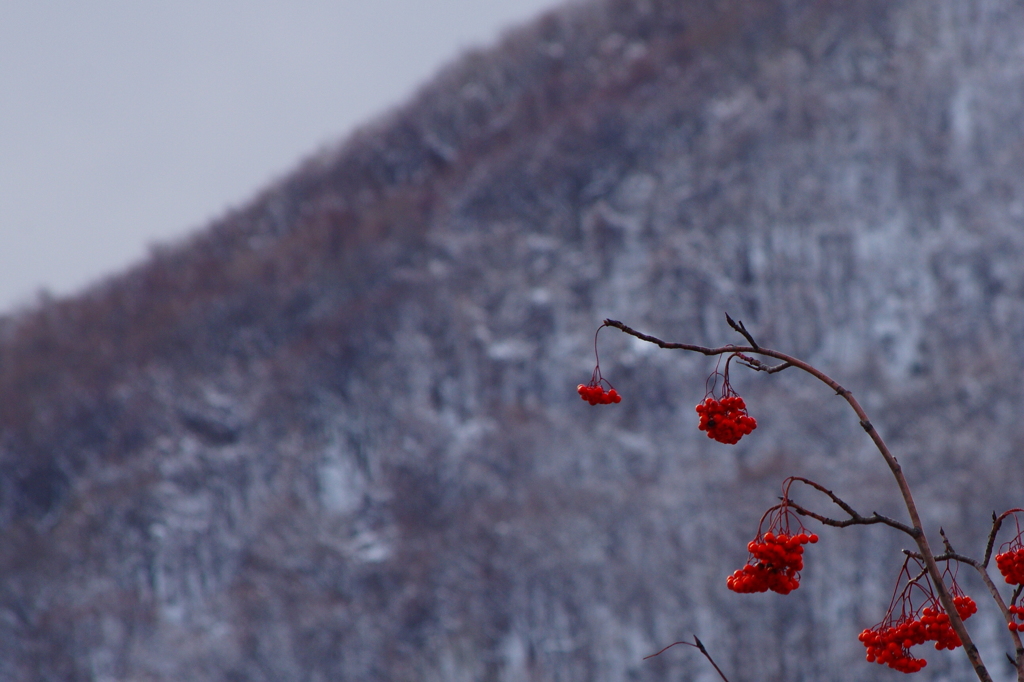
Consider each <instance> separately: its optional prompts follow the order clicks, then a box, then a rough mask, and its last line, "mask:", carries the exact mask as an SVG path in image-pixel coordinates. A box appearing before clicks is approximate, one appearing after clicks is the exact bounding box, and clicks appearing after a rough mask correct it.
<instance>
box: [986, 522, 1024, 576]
mask: <svg viewBox="0 0 1024 682" xmlns="http://www.w3.org/2000/svg"><path fill="white" fill-rule="evenodd" d="M1017 512H1024V509H1009V510H1007V511H1004V512H1003V513H1002V514H1000V515H999V516H996V513H995V512H992V530H991V531H989V534H988V543H987V544H986V545H985V559H984V560H983V561H982V562H981V565H982V566H988V562H989V559H991V558H992V547H993V546H994V545H995V542H996V534H997V533H998V532H999V529H1000V528H1001V527H1002V525H1003V521H1004V520H1005V519H1006V517H1007V516H1009V515H1010V514H1016V513H1017Z"/></svg>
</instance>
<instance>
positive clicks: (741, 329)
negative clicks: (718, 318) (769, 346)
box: [725, 313, 760, 350]
mask: <svg viewBox="0 0 1024 682" xmlns="http://www.w3.org/2000/svg"><path fill="white" fill-rule="evenodd" d="M725 321H726V322H728V323H729V326H730V327H732V328H733V329H735V330H736V331H738V332H739V333H740V334H742V335H743V338H745V339H746V340H747V341H748V342H749V343H750V346H751V348H753V349H754V350H760V348H759V347H758V345H757V341H754V337H753V336H751V335H750V332H748V331H747V328H746V327H744V326H743V320H740V321H739V322H736V321H735V320H733V319H732V318H731V317H729V313H726V314H725Z"/></svg>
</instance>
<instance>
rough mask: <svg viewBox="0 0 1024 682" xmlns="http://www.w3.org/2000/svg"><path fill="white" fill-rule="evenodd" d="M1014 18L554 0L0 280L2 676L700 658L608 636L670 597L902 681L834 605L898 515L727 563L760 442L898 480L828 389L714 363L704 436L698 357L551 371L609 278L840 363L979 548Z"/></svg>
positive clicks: (530, 674) (703, 318)
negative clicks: (50, 278)
mask: <svg viewBox="0 0 1024 682" xmlns="http://www.w3.org/2000/svg"><path fill="white" fill-rule="evenodd" d="M1021 35H1024V13H1022V11H1021V8H1020V6H1019V4H1018V3H1016V2H1012V1H1011V0H906V1H905V2H890V1H887V0H757V1H754V0H594V1H591V2H585V3H579V4H571V5H567V6H565V7H564V8H562V9H560V10H557V11H554V12H552V13H550V14H547V15H545V16H543V17H540V18H539V19H538V20H537V21H535V22H534V23H532V24H530V25H528V26H525V27H522V28H520V29H517V30H515V31H512V32H510V33H508V34H507V35H506V36H505V38H504V39H503V40H502V42H501V43H500V44H498V45H497V46H495V47H494V48H493V49H490V50H486V51H479V52H474V53H470V54H467V55H465V56H464V57H463V58H462V59H460V60H459V61H458V62H456V63H454V64H452V65H451V66H450V67H449V68H447V69H446V70H445V71H443V72H442V73H440V74H439V75H438V76H437V78H436V79H435V80H433V81H432V82H430V83H429V84H427V85H425V86H424V87H423V89H422V90H421V91H420V92H419V93H418V94H417V95H416V96H415V97H414V98H413V99H412V100H411V101H410V102H408V103H407V104H406V105H404V106H403V107H401V108H399V109H396V110H395V111H393V112H391V113H390V114H389V115H388V116H387V117H385V118H383V119H381V120H379V121H376V122H373V123H371V124H369V125H367V126H366V127H365V128H363V129H362V130H360V131H359V132H358V133H357V134H355V135H353V136H352V137H351V138H349V139H347V140H345V141H344V142H343V143H341V144H339V145H338V146H337V147H336V148H333V149H331V150H329V151H325V152H322V153H320V154H318V155H316V156H314V157H311V158H309V159H307V160H306V161H305V162H304V163H302V164H301V165H299V166H298V168H297V169H296V170H295V172H294V173H293V174H291V175H290V176H289V177H287V178H285V179H284V180H283V181H281V182H280V183H278V184H276V185H274V186H272V187H269V188H267V189H266V190H265V191H264V192H262V193H261V194H260V195H259V196H257V197H256V198H255V199H253V201H252V202H251V203H250V204H249V205H247V206H246V207H244V208H243V209H240V210H238V211H235V212H233V213H232V214H230V215H228V216H226V217H224V218H223V219H222V220H219V221H217V222H216V223H215V224H212V225H210V226H209V227H208V229H206V230H204V231H203V232H201V233H200V234H198V235H196V236H195V237H193V238H192V239H190V240H188V241H186V242H182V243H178V244H173V245H169V246H165V247H161V248H159V249H157V250H155V251H154V252H153V254H152V256H151V257H150V258H149V259H148V260H147V261H146V262H145V263H142V264H140V265H139V266H138V267H136V268H134V269H132V270H131V271H128V272H125V273H122V274H118V275H116V276H113V277H111V278H110V279H108V280H106V281H104V282H101V283H99V284H97V285H96V286H94V287H92V288H90V289H89V290H87V291H85V292H83V293H82V294H80V295H78V296H76V297H73V298H68V299H62V300H51V301H45V302H43V303H41V304H40V305H38V306H37V307H36V308H34V309H31V310H28V311H25V312H22V313H19V314H17V315H14V316H11V317H8V318H4V319H3V320H0V679H4V680H17V681H22V680H24V681H26V682H29V681H33V682H34V681H38V680H62V681H74V680H138V681H168V682H170V681H177V680H197V681H199V680H225V681H231V682H241V681H253V682H257V681H259V682H263V681H267V682H270V681H278V680H303V681H309V682H316V681H325V680H381V681H385V680H423V681H438V682H442V681H443V682H458V681H462V680H465V681H470V680H473V681H477V680H479V681H494V682H499V681H507V682H512V681H518V680H523V681H529V682H555V681H559V682H576V681H579V682H591V681H594V682H604V681H608V682H611V681H620V680H634V681H655V680H658V681H661V680H664V681H688V680H694V681H701V682H707V681H710V680H714V679H717V678H716V677H715V674H714V671H713V670H712V669H711V668H710V666H709V665H708V664H707V662H706V661H704V660H703V659H701V658H700V657H699V655H698V654H696V653H694V652H693V651H691V650H688V649H685V648H683V647H677V648H676V649H673V650H671V651H669V652H666V653H665V654H663V655H661V656H660V657H658V658H657V659H653V660H650V661H642V660H641V659H642V657H643V656H645V655H647V654H649V653H652V652H654V651H656V650H658V649H660V648H661V647H662V646H664V645H665V644H668V643H670V642H672V641H675V640H678V639H682V638H684V637H689V636H690V634H691V633H697V634H698V635H699V636H700V638H701V639H702V640H703V641H704V642H705V643H706V644H707V646H708V647H709V649H710V650H711V651H712V653H713V655H714V656H715V658H716V660H717V661H718V663H719V664H720V665H721V666H722V668H723V669H724V670H725V671H726V673H727V674H728V675H730V678H731V679H732V680H733V681H734V682H741V681H743V680H761V681H765V682H767V681H783V680H785V681H786V682H797V681H801V680H806V681H810V680H814V681H827V680H836V681H843V682H846V681H851V682H852V681H861V680H878V679H896V678H897V676H898V675H899V673H895V672H892V671H889V670H887V669H881V668H879V666H875V665H869V664H867V663H865V662H864V660H863V659H864V648H863V646H862V645H861V644H860V643H859V642H858V641H857V634H858V633H859V632H860V631H861V629H863V628H865V627H870V626H872V625H874V624H875V623H876V622H878V620H880V618H881V617H882V615H883V613H884V611H885V608H886V606H887V604H888V600H889V595H890V591H891V589H892V584H893V581H894V580H895V575H896V572H897V571H898V569H899V566H900V565H901V563H902V555H901V554H900V553H899V549H900V548H901V547H902V546H903V544H901V543H902V542H903V540H902V538H900V537H896V535H895V534H894V533H892V532H887V530H886V529H884V528H867V529H865V528H854V529H847V530H844V531H825V532H821V531H820V529H819V532H821V535H822V541H821V542H820V543H819V544H817V545H815V546H813V547H811V548H809V549H808V550H807V554H806V564H807V567H806V569H805V570H804V572H803V573H804V580H803V585H802V587H801V589H799V590H797V591H796V592H794V593H793V594H791V595H788V596H786V597H781V596H779V595H775V594H768V595H736V594H734V593H732V592H729V591H728V590H727V589H726V587H725V578H726V576H727V575H729V574H730V573H731V572H732V571H733V570H735V569H737V568H739V567H740V566H742V564H743V561H744V559H745V557H746V544H747V542H748V541H749V540H750V539H751V538H752V537H753V534H754V531H755V529H756V526H757V520H758V518H759V517H760V515H761V513H762V512H763V511H764V509H766V508H767V507H768V506H770V505H771V504H773V503H774V501H775V500H776V498H777V496H778V495H779V493H780V485H781V482H782V479H783V478H784V477H785V476H787V475H790V474H797V475H802V476H808V477H810V478H813V479H816V480H818V481H819V482H821V483H822V484H824V485H826V486H828V487H830V488H832V489H834V490H835V491H836V492H837V493H838V494H840V495H841V496H842V497H844V498H845V499H846V500H847V501H849V502H850V503H851V504H852V505H853V506H855V507H856V508H858V509H859V510H861V511H863V512H865V513H870V512H871V511H874V510H877V511H879V512H880V513H887V514H891V515H894V516H897V517H898V518H901V519H902V518H903V515H901V514H900V510H899V506H898V504H899V501H898V496H897V492H896V490H895V487H894V486H893V484H892V481H891V476H890V475H889V473H888V470H887V469H886V468H885V465H884V464H883V462H882V461H881V459H880V458H879V457H878V456H877V454H876V453H875V452H874V451H873V450H872V446H871V443H870V441H869V440H868V438H867V437H866V436H865V434H864V433H863V431H862V430H861V429H860V427H859V426H858V424H857V422H856V419H855V417H854V415H853V414H852V413H851V412H849V411H848V410H847V409H844V407H843V404H842V401H841V400H839V399H837V398H835V397H834V396H830V395H828V391H827V389H825V388H824V387H822V386H820V385H816V382H813V381H812V380H811V379H809V378H807V377H805V376H798V375H797V374H792V375H791V373H782V374H778V375H773V376H764V375H754V374H753V373H750V372H744V371H742V368H735V367H734V368H733V376H732V379H733V384H734V385H735V386H736V388H737V389H738V390H739V391H740V392H741V393H742V394H743V396H744V397H745V398H746V401H747V405H748V407H749V409H750V412H751V414H752V415H753V416H755V417H756V418H757V420H758V423H759V427H758V429H757V431H755V432H754V433H753V434H752V435H751V436H749V437H747V438H744V439H743V441H741V442H740V443H739V444H738V445H736V446H725V445H720V444H718V443H715V442H712V441H709V440H708V439H707V438H706V437H705V436H704V434H702V433H700V432H699V431H697V428H696V425H697V417H696V414H695V413H694V409H693V408H694V405H695V404H696V403H697V402H698V401H699V400H700V399H702V398H703V396H704V380H705V378H706V376H707V375H708V374H709V373H710V372H711V370H712V369H713V363H714V361H713V360H708V359H707V358H703V357H693V356H690V355H685V354H679V353H672V352H668V351H660V350H657V349H655V348H653V347H650V346H648V345H646V344H642V343H632V342H631V340H630V339H629V338H627V337H625V336H623V335H621V334H618V333H617V332H614V331H606V332H603V333H602V340H601V344H602V345H601V348H602V369H603V370H604V372H605V375H606V376H607V377H608V378H610V379H611V380H612V381H613V382H614V383H615V385H616V387H617V388H618V390H619V391H620V392H621V393H622V394H623V397H624V399H623V401H622V403H621V404H619V405H614V406H609V407H598V408H592V407H590V406H588V405H586V404H584V403H583V402H581V401H580V400H579V397H578V396H577V395H576V392H575V387H576V385H577V384H578V383H579V382H581V381H585V380H586V379H587V378H588V377H589V376H590V372H591V370H592V369H593V346H592V343H593V332H594V329H595V328H596V327H597V325H598V324H600V321H601V320H602V319H604V318H605V317H612V318H616V319H620V320H622V321H623V322H625V323H627V324H629V325H631V326H633V327H636V328H639V329H642V330H644V331H648V332H650V333H653V334H656V335H658V336H660V337H661V338H665V339H669V340H675V341H685V342H692V343H703V344H713V345H720V344H724V343H729V342H739V341H740V339H739V338H738V337H737V336H736V335H735V334H734V333H733V332H732V331H730V330H729V329H728V327H727V326H726V324H725V318H724V315H723V313H724V312H729V313H730V314H731V315H732V316H733V317H736V318H739V319H742V320H743V321H744V322H745V323H746V325H747V327H748V328H749V329H751V331H752V332H753V333H754V334H755V336H757V338H758V341H759V342H760V343H762V344H763V345H765V346H768V347H773V348H778V349H779V350H782V351H784V352H789V353H792V354H795V355H798V356H801V357H803V358H804V359H806V360H809V361H811V362H812V363H814V364H816V365H817V366H819V367H821V368H822V369H823V370H824V371H826V372H828V373H829V374H831V375H832V376H834V377H835V378H836V379H837V380H838V381H840V382H841V383H843V384H844V385H846V386H847V387H848V388H850V389H851V390H853V392H854V393H855V395H857V396H858V397H859V398H860V400H861V401H862V403H864V405H865V407H866V408H867V409H868V411H869V413H870V414H871V416H872V420H873V422H874V423H875V425H876V427H878V429H879V431H880V432H881V433H882V434H883V436H884V437H885V438H886V439H887V441H888V442H889V444H890V446H891V447H892V449H893V451H894V453H895V454H896V456H897V457H898V458H899V459H900V462H901V463H902V464H903V466H904V468H905V470H906V471H907V473H908V475H909V478H910V482H911V484H912V485H913V486H914V488H915V491H916V493H917V495H918V502H919V504H920V506H921V507H922V513H923V514H924V515H925V517H926V523H928V524H929V525H930V529H931V530H933V531H935V530H937V528H938V526H939V525H940V524H941V525H942V526H943V527H944V528H945V530H946V532H947V534H948V535H949V537H950V538H951V540H952V541H953V543H954V544H955V545H956V546H957V548H958V549H959V550H960V551H962V552H965V553H968V554H979V553H980V552H981V549H982V547H983V542H984V535H985V533H986V532H987V528H988V523H989V520H990V515H991V512H992V511H993V510H1002V509H1005V508H1007V507H1010V506H1020V505H1021V504H1022V500H1021V491H1022V490H1024V467H1021V455H1020V452H1021V445H1022V442H1024V422H1022V420H1021V419H1020V416H1019V415H1021V414H1022V412H1024V389H1022V382H1021V376H1022V370H1024V352H1022V343H1024V50H1022V47H1021V46H1022V43H1021V40H1020V36H1021ZM799 501H801V502H803V503H806V504H809V505H812V506H813V505H817V506H818V508H819V509H826V507H825V504H824V503H825V500H824V499H816V498H812V497H809V496H802V497H800V498H799ZM830 511H831V510H830ZM961 580H962V583H963V585H964V587H965V588H966V589H967V590H968V591H969V592H971V593H973V594H974V596H975V598H976V599H977V601H978V603H979V607H980V613H979V614H978V615H977V616H975V618H974V619H972V621H970V622H969V623H968V625H969V626H970V627H971V628H972V632H973V633H974V635H975V636H976V638H977V639H978V641H979V643H980V646H981V649H982V654H983V656H984V657H985V659H986V662H987V663H988V665H989V666H990V669H991V670H992V671H993V673H995V674H997V675H1007V676H1008V675H1009V671H1008V669H1004V668H1003V667H1001V666H1004V662H1003V658H1004V657H1003V651H1004V650H1008V648H1009V646H1010V644H1009V640H1008V639H1007V638H1006V636H1005V631H1004V630H1002V629H1001V626H1000V622H999V620H998V619H997V616H996V615H995V612H994V607H993V606H992V605H991V602H990V600H987V599H985V598H984V592H983V588H982V587H981V584H980V581H978V580H977V579H976V578H974V577H973V576H971V575H970V574H969V573H967V574H966V575H965V572H961ZM927 658H928V659H929V665H928V667H927V668H926V669H925V670H924V671H923V672H921V673H919V674H918V675H917V678H918V679H920V680H940V679H943V680H945V679H967V678H968V676H969V675H970V672H969V671H968V669H967V667H966V665H965V660H962V659H963V656H962V655H961V654H960V653H959V652H956V653H952V654H950V653H948V652H930V653H929V654H927Z"/></svg>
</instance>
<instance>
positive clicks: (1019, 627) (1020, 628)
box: [1007, 606, 1024, 632]
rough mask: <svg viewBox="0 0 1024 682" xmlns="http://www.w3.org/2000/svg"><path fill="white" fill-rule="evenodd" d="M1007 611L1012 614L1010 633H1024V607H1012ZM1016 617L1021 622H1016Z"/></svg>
mask: <svg viewBox="0 0 1024 682" xmlns="http://www.w3.org/2000/svg"><path fill="white" fill-rule="evenodd" d="M1007 611H1009V612H1010V632H1024V606H1011V607H1010V608H1008V609H1007ZM1014 617H1016V618H1017V620H1019V621H1021V622H1020V623H1016V622H1014V620H1013V618H1014Z"/></svg>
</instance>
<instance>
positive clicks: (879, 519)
mask: <svg viewBox="0 0 1024 682" xmlns="http://www.w3.org/2000/svg"><path fill="white" fill-rule="evenodd" d="M790 479H791V480H793V481H800V482H801V483H803V484H805V485H809V486H811V487H812V488H814V489H815V490H819V491H821V492H823V493H824V494H826V495H828V497H829V499H830V500H832V502H833V503H835V505H836V506H837V507H839V508H840V509H842V510H843V511H844V512H846V513H847V514H849V515H850V518H848V519H845V520H843V521H839V520H837V519H831V518H829V517H827V516H823V515H821V514H818V513H815V512H812V511H810V510H809V509H807V508H805V507H803V506H801V505H799V504H797V503H796V502H793V501H792V500H788V503H789V506H790V507H792V508H793V511H795V512H796V513H797V514H800V515H801V516H808V517H810V518H812V519H816V520H818V521H820V522H821V523H823V524H825V525H826V526H832V527H834V528H846V527H848V526H869V525H872V524H875V523H882V524H885V525H886V526H891V527H892V528H895V529H896V530H898V531H902V532H904V533H906V534H907V535H909V536H910V537H912V538H916V537H917V533H920V532H921V531H920V529H917V528H911V527H910V526H908V525H907V524H905V523H900V522H899V521H897V520H896V519H890V518H889V517H888V516H882V515H881V514H879V513H878V512H872V514H871V516H863V515H861V514H858V513H857V511H856V510H854V508H853V507H851V506H850V505H849V504H847V503H846V502H845V501H843V499H842V498H840V497H839V496H838V495H836V494H835V493H834V492H832V491H831V490H829V489H828V488H826V487H825V486H823V485H821V484H820V483H815V482H814V481H812V480H810V479H807V478H803V477H802V476H790Z"/></svg>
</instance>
